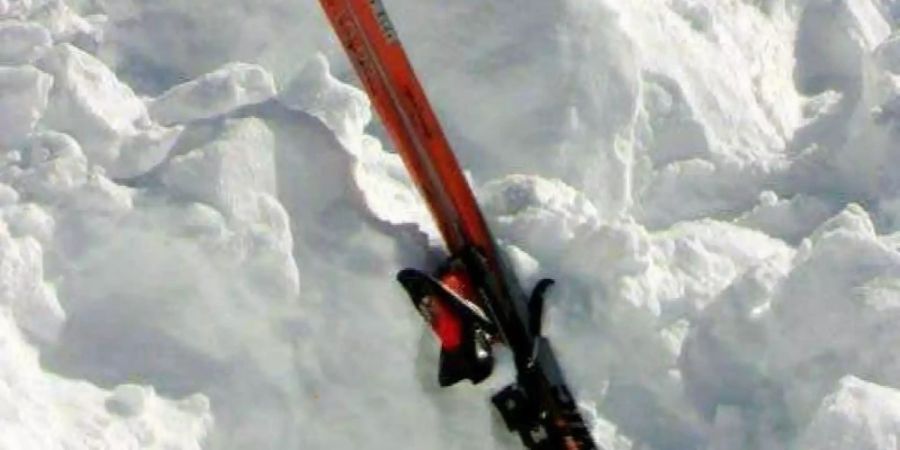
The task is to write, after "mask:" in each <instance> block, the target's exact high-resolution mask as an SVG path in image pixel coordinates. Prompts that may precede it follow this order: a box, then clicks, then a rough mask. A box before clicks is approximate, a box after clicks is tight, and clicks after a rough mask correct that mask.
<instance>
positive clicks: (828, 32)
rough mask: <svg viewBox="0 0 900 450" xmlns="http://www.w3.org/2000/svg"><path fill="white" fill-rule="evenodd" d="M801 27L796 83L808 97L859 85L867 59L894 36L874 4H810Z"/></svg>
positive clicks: (861, 0)
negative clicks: (828, 90) (831, 89)
mask: <svg viewBox="0 0 900 450" xmlns="http://www.w3.org/2000/svg"><path fill="white" fill-rule="evenodd" d="M798 26H799V29H798V31H797V50H796V55H797V72H796V73H795V79H796V81H797V83H798V85H799V87H800V88H801V90H803V91H805V92H807V93H818V92H822V91H823V90H825V89H829V88H838V89H841V88H847V87H852V86H853V85H854V84H856V83H858V82H859V80H860V79H861V78H862V69H861V67H862V66H863V64H862V62H863V60H864V58H867V57H868V55H869V53H870V52H871V51H872V50H874V49H875V47H876V46H878V45H879V44H881V42H882V41H884V40H885V39H886V38H887V37H888V36H889V35H890V32H891V27H890V25H889V24H888V21H887V19H886V18H885V17H884V16H883V15H882V14H881V11H880V10H879V7H878V6H877V5H876V4H875V3H874V2H873V1H872V0H843V1H835V2H821V1H813V2H809V3H808V5H807V6H806V9H805V10H804V11H803V15H802V17H801V19H800V23H799V25H798Z"/></svg>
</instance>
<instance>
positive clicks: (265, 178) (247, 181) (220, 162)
mask: <svg viewBox="0 0 900 450" xmlns="http://www.w3.org/2000/svg"><path fill="white" fill-rule="evenodd" d="M274 145H275V144H274V137H273V136H272V132H271V131H270V130H269V128H268V127H267V126H266V124H265V123H264V122H263V121H261V120H259V119H242V120H230V121H227V122H226V123H225V126H224V131H223V132H222V134H221V135H220V136H219V137H218V138H217V139H216V140H214V141H213V142H211V143H210V144H207V145H206V146H204V147H201V148H199V149H196V150H193V151H191V152H188V153H187V154H185V155H180V156H176V157H175V158H172V160H171V161H170V162H169V164H168V165H167V166H166V168H165V169H164V170H163V172H162V182H163V184H165V185H166V186H167V187H168V188H169V189H170V190H171V191H172V192H173V193H174V194H176V195H180V196H183V197H185V198H186V199H189V200H193V201H199V202H203V203H206V204H209V205H212V206H214V207H216V208H218V209H219V210H221V211H222V212H223V213H225V214H226V215H228V216H233V217H237V218H240V219H243V220H246V221H249V222H253V221H255V220H256V219H257V218H258V217H260V214H261V212H260V209H259V208H260V206H259V203H258V195H259V194H260V193H267V194H274V193H275V166H274V164H275V163H274V159H273V158H274V155H273V151H274Z"/></svg>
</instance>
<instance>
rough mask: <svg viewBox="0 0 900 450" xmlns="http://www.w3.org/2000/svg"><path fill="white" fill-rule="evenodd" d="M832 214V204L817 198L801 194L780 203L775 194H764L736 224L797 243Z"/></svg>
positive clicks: (770, 192) (780, 200) (834, 210)
mask: <svg viewBox="0 0 900 450" xmlns="http://www.w3.org/2000/svg"><path fill="white" fill-rule="evenodd" d="M835 212H836V208H835V206H834V205H833V204H832V203H830V202H826V201H825V200H822V199H820V198H818V197H811V196H807V195H802V194H801V195H796V196H794V197H791V198H787V199H780V198H778V195H777V194H775V193H774V192H772V191H764V192H763V193H762V194H760V196H759V204H758V205H756V206H755V207H754V208H753V209H752V210H750V211H748V212H747V213H745V214H743V215H742V216H741V217H739V218H738V219H737V220H736V221H735V223H736V224H738V225H741V226H745V227H748V228H753V229H757V230H760V231H762V232H764V233H766V234H768V235H770V236H774V237H777V238H780V239H784V240H785V241H787V242H792V243H796V242H799V241H800V240H801V239H803V238H804V237H807V236H809V234H810V233H812V232H813V230H815V229H816V228H817V227H818V226H819V225H821V224H822V223H823V222H825V221H826V220H827V219H829V218H830V217H831V216H832V215H834V213H835Z"/></svg>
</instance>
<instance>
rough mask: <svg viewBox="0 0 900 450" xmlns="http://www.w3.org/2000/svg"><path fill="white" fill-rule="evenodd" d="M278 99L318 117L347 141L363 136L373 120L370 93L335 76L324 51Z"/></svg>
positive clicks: (311, 61) (308, 64)
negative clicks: (368, 94)
mask: <svg viewBox="0 0 900 450" xmlns="http://www.w3.org/2000/svg"><path fill="white" fill-rule="evenodd" d="M278 99H279V100H280V101H281V102H282V103H283V104H284V105H285V106H287V107H289V108H291V109H295V110H298V111H304V112H307V113H309V114H311V115H312V116H314V117H316V118H318V119H319V120H321V121H322V122H323V123H324V124H325V126H327V127H328V128H330V129H331V130H332V131H334V133H335V134H337V136H338V139H341V140H343V141H345V143H352V142H353V141H355V140H357V139H359V137H360V136H362V134H363V130H364V129H365V127H366V125H368V124H369V122H370V121H371V120H372V111H371V109H370V108H371V103H370V101H369V97H368V96H367V95H366V94H365V93H364V92H363V91H361V90H359V89H358V88H356V87H354V86H351V85H349V84H345V83H342V82H341V81H339V80H338V79H337V78H335V77H334V76H333V75H332V74H331V69H330V66H329V64H328V60H327V59H326V58H325V55H323V54H321V53H318V54H316V56H315V57H313V58H312V60H310V61H309V62H308V63H307V64H306V66H304V68H303V70H302V71H301V72H300V74H299V75H297V77H296V78H294V79H293V80H291V82H290V83H289V84H288V87H287V88H286V89H285V90H284V91H283V92H281V93H279V95H278ZM348 140H349V141H348Z"/></svg>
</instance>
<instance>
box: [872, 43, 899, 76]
mask: <svg viewBox="0 0 900 450" xmlns="http://www.w3.org/2000/svg"><path fill="white" fill-rule="evenodd" d="M875 56H876V58H877V60H878V63H879V64H880V65H881V67H883V68H884V69H885V70H888V71H890V72H891V73H894V74H900V34H897V33H895V34H892V35H891V37H889V38H888V39H887V40H885V41H884V42H882V43H881V45H879V46H878V48H877V49H875Z"/></svg>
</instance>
